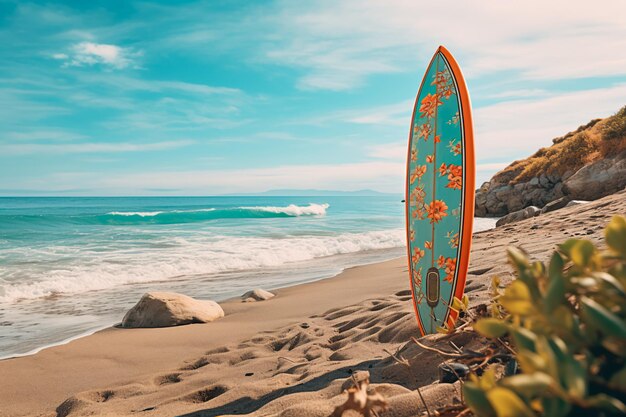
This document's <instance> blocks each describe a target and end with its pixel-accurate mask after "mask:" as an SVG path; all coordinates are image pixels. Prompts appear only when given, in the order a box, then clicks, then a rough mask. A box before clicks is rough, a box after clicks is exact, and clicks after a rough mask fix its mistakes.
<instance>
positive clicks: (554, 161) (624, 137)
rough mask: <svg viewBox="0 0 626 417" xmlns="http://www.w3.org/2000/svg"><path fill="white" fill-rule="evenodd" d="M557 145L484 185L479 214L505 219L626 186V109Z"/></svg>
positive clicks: (479, 194)
mask: <svg viewBox="0 0 626 417" xmlns="http://www.w3.org/2000/svg"><path fill="white" fill-rule="evenodd" d="M552 142H553V144H552V145H551V146H549V147H547V148H541V149H539V150H538V151H537V152H535V154H533V155H531V156H530V157H528V158H526V159H522V160H519V161H515V162H513V163H512V164H510V165H509V166H508V167H506V168H504V169H503V170H502V171H500V172H498V173H497V174H496V175H494V176H493V178H492V179H491V180H490V181H488V182H485V183H484V184H483V185H482V186H481V187H480V188H479V189H478V190H477V191H476V215H477V216H481V217H484V216H504V215H506V214H508V213H512V212H516V211H519V210H522V209H524V208H526V207H530V206H536V207H538V208H542V207H544V208H545V207H546V206H548V208H550V207H554V208H559V206H563V205H565V204H566V203H567V202H568V201H571V200H596V199H598V198H601V197H604V196H607V195H609V194H613V193H615V192H617V191H620V190H622V189H624V187H626V106H625V107H622V108H621V109H620V110H619V111H618V112H617V113H616V114H614V115H613V116H611V117H607V118H605V119H595V120H592V121H590V122H589V123H587V124H586V125H583V126H580V127H579V128H578V129H576V130H575V131H573V132H569V133H567V134H566V135H564V136H562V137H559V138H555V139H553V140H552ZM556 200H559V202H555V201H556ZM550 203H552V204H550ZM544 211H545V209H544Z"/></svg>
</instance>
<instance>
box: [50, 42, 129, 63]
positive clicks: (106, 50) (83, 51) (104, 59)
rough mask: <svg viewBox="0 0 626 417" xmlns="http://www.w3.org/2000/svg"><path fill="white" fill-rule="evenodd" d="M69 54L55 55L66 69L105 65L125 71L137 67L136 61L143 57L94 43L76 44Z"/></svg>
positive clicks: (111, 46)
mask: <svg viewBox="0 0 626 417" xmlns="http://www.w3.org/2000/svg"><path fill="white" fill-rule="evenodd" d="M70 49H71V52H70V53H69V54H65V53H55V54H53V55H52V57H53V58H54V59H59V60H63V61H64V63H63V66H65V67H84V66H93V65H98V64H99V65H103V66H106V67H108V68H114V69H123V68H127V67H130V66H135V63H134V59H135V58H136V57H138V56H139V55H141V53H140V52H135V51H133V50H132V49H130V48H122V47H121V46H117V45H110V44H104V43H94V42H80V43H77V44H74V45H73V46H72V47H71V48H70Z"/></svg>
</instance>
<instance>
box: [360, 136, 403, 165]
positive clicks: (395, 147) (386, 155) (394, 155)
mask: <svg viewBox="0 0 626 417" xmlns="http://www.w3.org/2000/svg"><path fill="white" fill-rule="evenodd" d="M407 149H408V133H407V141H406V142H402V143H386V144H384V145H375V146H371V147H370V148H369V149H368V153H367V154H368V156H370V157H372V158H380V159H394V160H398V161H406V156H407Z"/></svg>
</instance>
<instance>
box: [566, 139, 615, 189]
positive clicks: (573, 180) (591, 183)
mask: <svg viewBox="0 0 626 417" xmlns="http://www.w3.org/2000/svg"><path fill="white" fill-rule="evenodd" d="M624 187H626V151H625V152H622V153H621V154H619V155H617V156H615V157H613V158H607V159H602V160H599V161H597V162H594V163H592V164H589V165H586V166H584V167H582V168H581V169H579V170H578V171H576V173H575V174H574V175H572V176H571V177H569V178H568V179H567V180H566V181H565V194H567V195H568V196H569V197H570V199H572V200H596V199H598V198H601V197H604V196H607V195H609V194H613V193H616V192H618V191H621V190H623V189H624Z"/></svg>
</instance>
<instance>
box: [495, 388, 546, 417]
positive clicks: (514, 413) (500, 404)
mask: <svg viewBox="0 0 626 417" xmlns="http://www.w3.org/2000/svg"><path fill="white" fill-rule="evenodd" d="M486 395H487V399H488V400H489V402H490V403H491V406H492V407H493V409H494V410H495V411H496V415H497V416H498V417H536V415H535V413H534V412H533V411H532V409H531V408H530V406H528V405H527V404H526V403H525V402H524V401H523V400H522V399H521V398H520V397H519V396H517V394H515V393H514V392H513V391H511V390H510V389H508V388H503V387H495V388H493V389H491V390H489V391H487V394H486Z"/></svg>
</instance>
